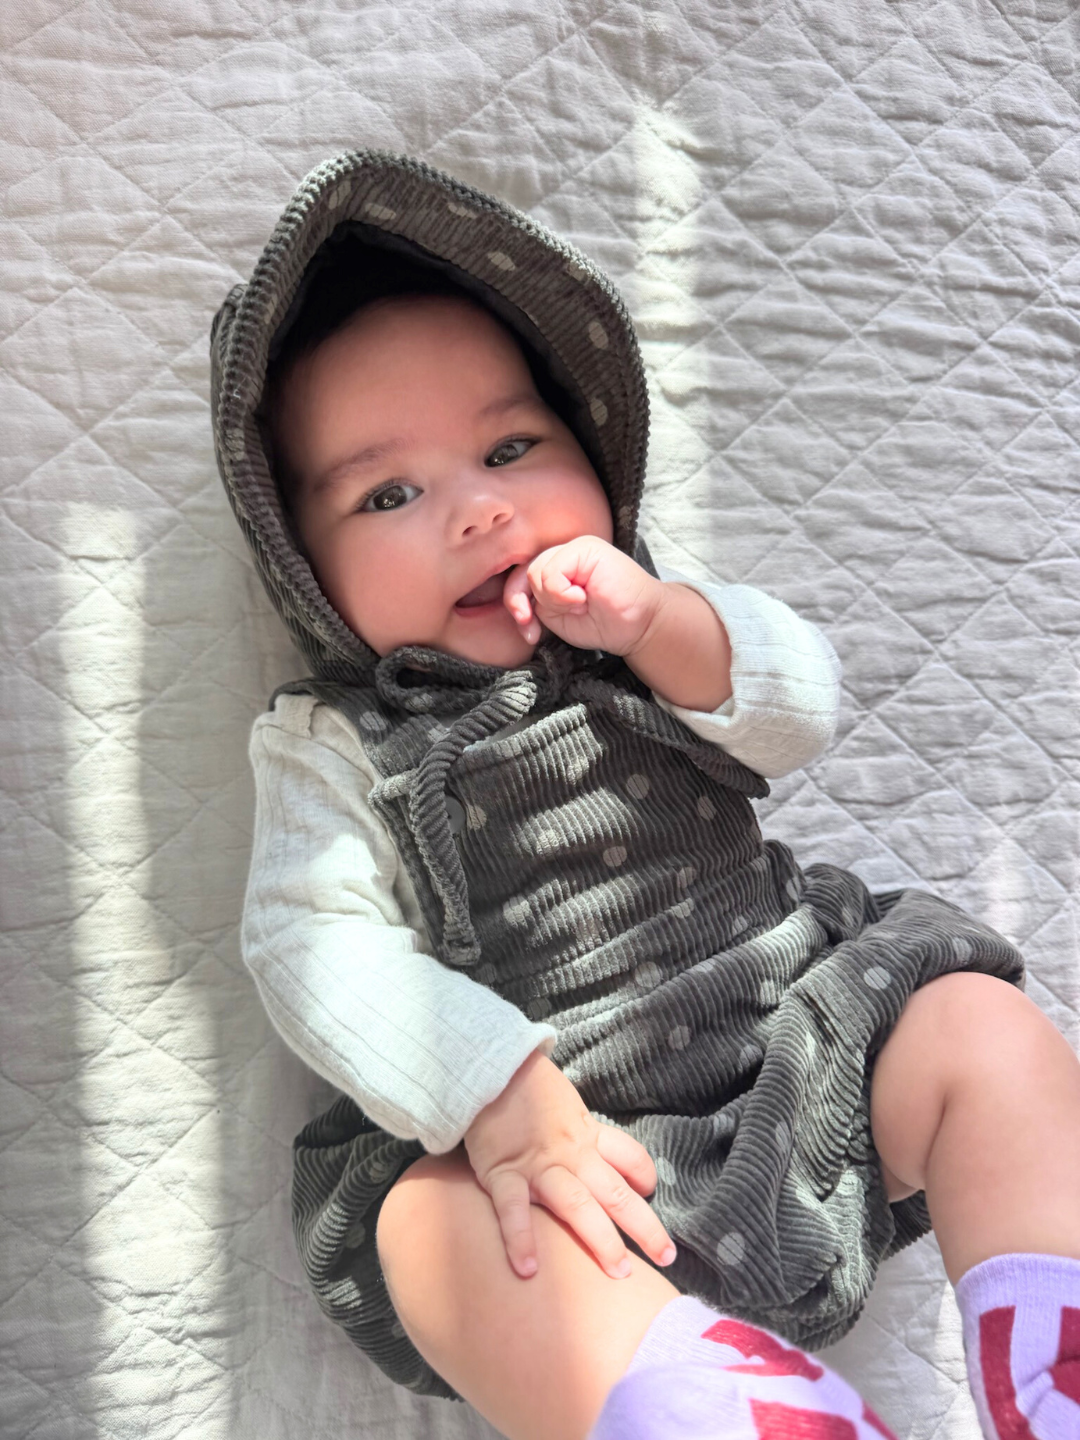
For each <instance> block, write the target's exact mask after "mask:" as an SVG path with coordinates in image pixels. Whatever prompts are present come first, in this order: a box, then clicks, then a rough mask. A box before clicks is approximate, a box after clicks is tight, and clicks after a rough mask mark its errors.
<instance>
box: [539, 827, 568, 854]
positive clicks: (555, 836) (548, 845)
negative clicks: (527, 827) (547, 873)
mask: <svg viewBox="0 0 1080 1440" xmlns="http://www.w3.org/2000/svg"><path fill="white" fill-rule="evenodd" d="M534 844H535V846H536V853H537V854H538V855H553V854H554V853H555V851H557V850H560V849H562V836H561V835H560V834H559V832H558V831H557V830H551V829H547V830H538V831H537V832H536V838H535V840H534Z"/></svg>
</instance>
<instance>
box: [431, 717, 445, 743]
mask: <svg viewBox="0 0 1080 1440" xmlns="http://www.w3.org/2000/svg"><path fill="white" fill-rule="evenodd" d="M427 733H428V736H429V738H430V739H431V740H432V741H439V740H445V739H446V737H447V735H449V734H450V731H449V730H448V729H447V727H446V726H445V725H443V724H442V723H441V722H440V721H438V720H433V721H432V722H431V724H430V725H429V726H428V732H427Z"/></svg>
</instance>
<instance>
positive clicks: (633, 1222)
mask: <svg viewBox="0 0 1080 1440" xmlns="http://www.w3.org/2000/svg"><path fill="white" fill-rule="evenodd" d="M578 1173H579V1175H580V1178H581V1179H582V1181H583V1182H584V1183H585V1184H586V1185H587V1186H588V1187H589V1189H590V1190H591V1191H592V1193H593V1194H594V1195H595V1196H596V1199H597V1200H598V1201H599V1203H600V1204H601V1205H602V1206H603V1208H604V1210H605V1211H606V1212H607V1214H608V1215H610V1216H611V1218H612V1220H614V1221H615V1224H616V1225H618V1227H619V1229H620V1230H621V1231H622V1232H623V1234H624V1235H629V1236H630V1238H631V1239H632V1240H636V1241H637V1243H638V1245H639V1246H640V1247H641V1249H642V1250H643V1251H644V1253H645V1254H646V1255H648V1256H649V1258H650V1259H651V1260H652V1262H653V1263H654V1264H655V1265H670V1264H671V1262H672V1261H673V1260H674V1259H675V1246H674V1245H673V1244H672V1243H671V1236H670V1235H669V1234H668V1233H667V1231H666V1230H665V1229H664V1227H663V1225H662V1224H661V1223H660V1220H659V1218H658V1216H657V1215H656V1214H655V1213H654V1212H653V1210H652V1209H651V1208H650V1207H649V1204H648V1202H647V1201H645V1200H643V1199H642V1197H641V1196H640V1195H639V1194H638V1193H637V1191H636V1190H632V1189H631V1188H630V1186H629V1185H628V1184H627V1183H626V1181H625V1180H624V1179H623V1177H622V1176H621V1175H620V1174H619V1172H618V1171H617V1170H614V1169H613V1168H612V1167H611V1166H610V1165H609V1164H608V1163H607V1161H606V1160H604V1159H603V1158H602V1157H601V1155H600V1154H599V1153H598V1152H597V1151H595V1150H594V1151H593V1153H592V1154H591V1155H586V1156H585V1157H584V1158H583V1160H582V1163H581V1166H580V1168H579V1171H578Z"/></svg>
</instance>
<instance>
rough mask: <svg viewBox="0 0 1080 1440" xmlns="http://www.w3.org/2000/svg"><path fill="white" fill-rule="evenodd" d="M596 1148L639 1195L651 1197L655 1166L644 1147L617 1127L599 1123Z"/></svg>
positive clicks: (654, 1186)
mask: <svg viewBox="0 0 1080 1440" xmlns="http://www.w3.org/2000/svg"><path fill="white" fill-rule="evenodd" d="M599 1125H600V1128H599V1130H598V1131H597V1135H596V1148H597V1150H598V1151H599V1152H600V1154H601V1155H602V1156H603V1158H604V1159H605V1160H606V1161H607V1162H608V1164H609V1165H612V1166H614V1168H615V1169H616V1170H618V1171H619V1173H620V1174H621V1175H625V1176H626V1178H627V1180H629V1182H630V1184H631V1185H632V1186H633V1187H634V1189H635V1190H636V1191H637V1192H638V1194H639V1195H651V1194H652V1193H653V1191H654V1190H655V1189H656V1166H655V1165H654V1164H653V1159H652V1156H651V1155H650V1154H649V1152H648V1151H647V1150H646V1149H645V1146H644V1145H642V1144H640V1143H639V1142H638V1141H637V1140H635V1139H634V1137H633V1136H632V1135H628V1134H627V1133H626V1131H625V1130H620V1129H619V1127H618V1126H617V1125H605V1124H604V1122H603V1121H600V1122H599Z"/></svg>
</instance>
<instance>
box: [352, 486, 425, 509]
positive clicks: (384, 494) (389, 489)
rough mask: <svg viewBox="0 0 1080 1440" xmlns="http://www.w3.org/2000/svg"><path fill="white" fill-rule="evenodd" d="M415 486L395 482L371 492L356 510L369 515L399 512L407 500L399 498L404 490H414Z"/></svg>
mask: <svg viewBox="0 0 1080 1440" xmlns="http://www.w3.org/2000/svg"><path fill="white" fill-rule="evenodd" d="M415 489H416V486H415V485H403V484H402V483H401V482H400V481H399V480H395V481H394V483H393V484H392V485H383V486H382V488H381V489H379V490H373V491H372V492H371V494H370V495H365V496H364V498H363V500H361V502H360V504H359V505H358V506H357V507H356V508H357V509H358V510H366V511H368V513H369V514H370V513H371V512H372V511H373V510H400V509H401V507H402V505H404V504H407V500H403V499H402V498H401V497H402V496H403V495H404V493H405V491H406V490H415Z"/></svg>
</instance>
